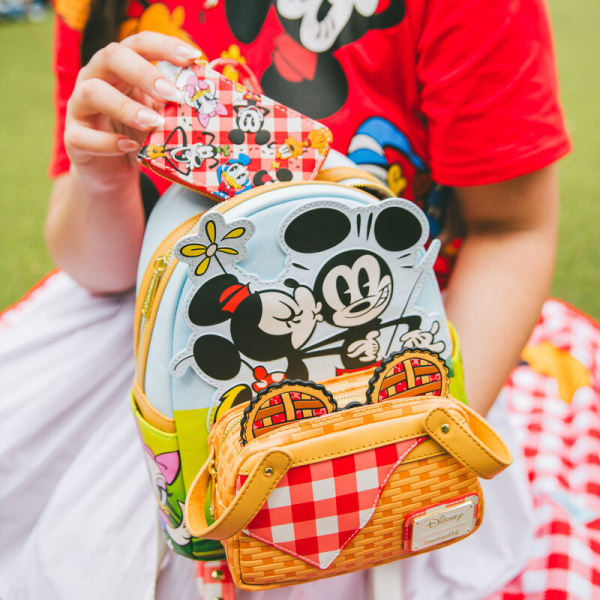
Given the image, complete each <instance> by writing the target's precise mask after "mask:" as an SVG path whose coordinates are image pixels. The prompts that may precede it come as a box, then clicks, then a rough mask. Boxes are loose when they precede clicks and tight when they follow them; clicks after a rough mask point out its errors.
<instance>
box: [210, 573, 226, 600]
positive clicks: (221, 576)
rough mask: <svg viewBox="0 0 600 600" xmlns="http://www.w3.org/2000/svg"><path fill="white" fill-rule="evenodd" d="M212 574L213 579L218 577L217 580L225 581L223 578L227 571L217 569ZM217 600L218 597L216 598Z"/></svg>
mask: <svg viewBox="0 0 600 600" xmlns="http://www.w3.org/2000/svg"><path fill="white" fill-rule="evenodd" d="M210 576H211V577H212V578H213V579H216V580H217V581H223V579H225V573H223V571H221V569H215V570H214V571H213V572H212V573H211V574H210ZM215 600H216V598H215Z"/></svg>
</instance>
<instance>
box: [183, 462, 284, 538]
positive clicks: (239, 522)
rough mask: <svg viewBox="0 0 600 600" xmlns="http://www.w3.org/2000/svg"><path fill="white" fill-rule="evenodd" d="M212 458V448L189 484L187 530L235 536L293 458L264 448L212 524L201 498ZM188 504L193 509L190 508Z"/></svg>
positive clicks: (207, 535) (202, 535)
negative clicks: (261, 454)
mask: <svg viewBox="0 0 600 600" xmlns="http://www.w3.org/2000/svg"><path fill="white" fill-rule="evenodd" d="M213 459H214V450H213V451H212V452H211V454H210V455H209V459H208V461H207V462H206V463H205V465H204V466H203V467H202V469H201V470H200V472H199V473H198V476H197V477H196V479H195V481H194V483H193V484H192V487H191V489H190V493H189V494H188V497H187V500H186V503H185V511H184V514H185V518H186V523H187V528H188V531H189V532H190V533H191V534H192V535H193V536H195V537H198V538H206V539H210V540H225V539H227V538H230V537H232V536H234V535H235V534H236V533H238V532H239V531H241V530H242V529H243V528H244V527H245V526H246V525H248V523H250V521H252V519H253V518H254V517H255V516H256V513H257V512H258V511H259V510H260V509H261V508H262V505H263V504H264V503H265V502H266V500H267V498H268V497H269V495H270V494H271V492H272V491H273V490H274V489H275V488H276V487H277V484H278V483H279V481H280V480H281V478H282V477H283V476H284V475H285V474H286V472H287V470H288V469H289V468H290V466H291V464H292V462H293V461H292V457H291V456H290V455H289V453H288V452H285V451H284V450H272V451H270V452H266V453H265V454H264V455H263V456H262V457H261V460H260V461H259V462H258V464H257V465H256V466H255V468H254V470H253V471H252V473H250V476H249V477H248V479H247V480H246V483H245V484H244V485H243V487H242V489H241V490H240V491H239V493H238V494H237V495H236V496H235V498H234V500H233V502H232V503H231V504H230V505H229V507H228V508H227V510H226V511H225V512H224V513H223V514H222V515H221V516H220V517H219V518H218V519H217V520H216V521H215V522H214V523H213V524H212V525H209V524H208V522H207V520H206V516H205V511H204V502H205V499H206V494H207V493H208V488H209V483H210V468H211V463H212V461H213ZM199 503H201V504H199ZM190 507H193V508H195V509H196V510H190ZM198 509H199V510H198Z"/></svg>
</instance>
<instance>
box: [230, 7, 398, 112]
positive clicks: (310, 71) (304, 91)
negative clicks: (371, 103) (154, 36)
mask: <svg viewBox="0 0 600 600" xmlns="http://www.w3.org/2000/svg"><path fill="white" fill-rule="evenodd" d="M378 4H379V0H302V1H300V0H253V1H252V2H250V1H249V0H226V3H225V11H226V15H227V21H228V23H229V26H230V27H231V31H232V32H233V34H234V35H235V37H236V38H237V39H238V40H239V41H240V42H242V43H243V44H250V43H252V42H253V41H254V40H255V39H256V38H257V36H258V34H259V32H260V31H261V29H262V27H263V25H264V23H265V20H266V18H267V14H268V12H269V8H270V7H271V5H273V6H274V8H275V11H276V13H277V16H278V18H279V21H280V22H281V25H282V26H283V28H284V30H285V33H283V34H281V35H279V36H277V37H276V38H275V39H274V50H273V63H272V65H271V66H270V67H269V68H268V69H267V70H266V71H265V73H264V75H263V76H262V78H261V85H262V87H263V90H264V92H265V94H266V95H267V96H270V97H272V98H277V99H278V100H279V101H280V102H281V103H283V104H285V105H286V106H289V107H291V108H294V109H296V110H298V111H300V112H301V113H303V114H306V115H309V116H311V117H313V118H314V119H323V118H326V117H328V116H330V115H332V114H334V113H335V112H337V111H338V110H339V109H340V108H341V107H342V106H343V105H344V103H345V102H346V98H347V96H348V79H347V78H346V74H345V73H344V70H343V68H342V66H341V65H340V63H339V62H338V60H337V58H336V57H335V56H334V52H335V51H336V50H337V49H338V48H340V47H341V46H346V45H348V44H351V43H353V42H355V41H357V40H358V39H360V38H361V37H363V36H364V35H365V34H366V33H367V32H368V31H369V30H372V29H388V28H391V27H394V26H395V25H398V24H399V23H400V22H402V20H403V19H404V16H405V0H390V2H389V5H388V6H387V8H385V9H384V10H382V11H381V12H377V6H378ZM250 7H251V10H249V8H250ZM324 86H326V87H327V90H328V94H326V95H323V93H322V91H323V87H324Z"/></svg>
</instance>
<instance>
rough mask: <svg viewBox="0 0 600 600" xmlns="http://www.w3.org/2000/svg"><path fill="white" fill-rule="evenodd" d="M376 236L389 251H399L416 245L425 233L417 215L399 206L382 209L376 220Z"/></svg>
mask: <svg viewBox="0 0 600 600" xmlns="http://www.w3.org/2000/svg"><path fill="white" fill-rule="evenodd" d="M374 231H375V238H376V239H377V242H378V243H379V245H380V246H381V247H382V248H383V249H384V250H388V251H389V252H399V251H401V250H407V249H408V248H411V247H412V246H414V245H415V244H416V243H417V242H418V241H419V240H420V239H421V235H422V233H423V228H422V227H421V223H420V221H419V219H417V217H416V216H415V215H414V214H413V213H411V212H409V211H408V210H405V209H404V208H400V207H399V206H390V207H389V208H386V209H384V210H382V211H381V212H380V213H379V215H378V216H377V220H376V221H375V228H374Z"/></svg>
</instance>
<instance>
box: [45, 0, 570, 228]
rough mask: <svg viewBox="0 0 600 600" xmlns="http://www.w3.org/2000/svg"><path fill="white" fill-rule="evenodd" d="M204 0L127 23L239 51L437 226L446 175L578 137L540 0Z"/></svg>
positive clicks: (67, 89)
mask: <svg viewBox="0 0 600 600" xmlns="http://www.w3.org/2000/svg"><path fill="white" fill-rule="evenodd" d="M74 3H76V4H77V5H78V6H79V7H81V5H82V3H81V0H57V12H58V14H59V20H58V22H57V35H56V47H55V50H56V61H55V65H56V73H57V77H58V84H57V89H56V105H57V111H58V118H57V128H56V138H55V150H54V154H53V161H52V165H51V168H50V172H51V174H52V175H57V174H58V173H61V172H63V171H66V170H67V169H68V164H69V163H68V158H67V156H66V153H65V149H64V144H63V142H62V131H63V128H64V113H65V106H66V102H67V100H68V98H69V97H70V95H71V92H72V89H73V85H74V83H75V78H76V76H77V71H78V69H79V66H80V62H79V42H80V38H81V34H80V32H79V31H77V29H78V25H79V26H80V25H81V23H82V22H83V19H81V18H79V19H75V18H74V17H73V14H72V13H73V4H74ZM203 4H208V3H204V2H199V1H198V0H194V1H193V2H191V1H187V0H183V2H178V1H176V0H167V1H166V2H164V3H162V2H161V3H159V2H149V1H148V0H131V3H130V6H129V16H130V19H129V20H128V21H127V22H126V23H125V24H124V25H123V29H122V32H123V34H130V33H133V32H135V31H139V30H143V29H152V30H156V31H161V32H165V33H169V34H171V35H173V34H175V35H179V36H180V37H182V38H184V39H186V38H187V39H190V38H191V39H193V40H195V41H196V43H197V44H198V46H199V47H201V48H202V50H203V51H204V52H205V53H206V54H207V56H208V58H209V59H211V60H212V59H214V58H217V57H219V56H222V55H224V56H232V57H236V58H237V57H241V58H242V60H245V62H246V63H247V64H248V65H249V66H250V68H251V69H252V70H253V71H254V72H255V74H256V75H257V76H258V78H259V80H260V81H261V85H262V87H263V90H264V93H265V94H266V95H267V96H270V97H272V98H274V99H276V100H278V101H280V102H282V103H284V104H287V105H288V106H291V107H292V108H295V109H296V110H298V111H300V112H302V113H304V114H307V115H308V116H311V117H313V118H316V119H317V120H319V121H321V122H322V123H324V124H325V125H327V126H328V127H330V128H331V130H332V131H333V135H334V138H333V147H334V148H335V149H337V150H339V151H341V152H343V153H346V154H348V155H349V156H350V157H351V158H352V159H353V160H354V161H355V162H357V163H359V164H361V165H365V166H366V168H367V169H369V170H371V171H372V172H374V173H378V174H380V175H382V176H383V177H385V178H387V180H388V184H389V185H390V187H391V188H392V189H393V190H394V191H395V192H397V193H398V194H399V195H401V196H403V197H405V198H408V199H410V200H414V201H415V202H417V204H419V205H420V206H421V208H423V209H424V210H425V211H426V213H427V214H428V216H429V218H430V222H431V225H432V231H433V233H434V234H436V235H437V233H439V229H440V226H441V217H440V215H441V214H442V213H443V210H444V201H445V194H444V189H443V187H442V186H466V185H484V184H490V183H494V182H498V181H503V180H507V179H511V178H514V177H518V176H520V175H524V174H526V173H530V172H532V171H535V170H537V169H540V168H542V167H544V166H547V165H548V164H550V163H552V162H554V161H556V160H557V159H559V158H561V157H562V156H564V155H565V154H566V153H567V152H568V151H569V149H570V142H569V138H568V135H567V133H566V131H565V126H564V120H563V115H562V111H561V108H560V104H559V100H558V90H557V78H556V69H555V63H554V53H553V44H552V38H551V33H550V29H549V24H548V17H547V13H546V9H545V5H544V3H543V0H498V1H496V2H487V1H486V0H462V1H461V2H456V1H451V0H353V1H352V0H347V1H346V2H336V3H329V2H327V0H323V1H322V2H319V1H318V0H315V1H314V2H298V1H297V0H256V1H254V2H252V3H249V2H248V0H220V2H218V3H217V5H216V6H215V7H213V8H203V7H202V6H203ZM250 4H251V5H252V10H249V9H248V6H249V5H250ZM79 10H80V12H81V8H80V9H79ZM60 16H62V19H61V18H60ZM76 21H77V22H76ZM67 23H70V24H71V26H69V25H68V24H67ZM156 183H157V187H159V188H160V189H161V191H162V190H163V189H164V185H165V184H164V181H163V180H161V181H160V182H156Z"/></svg>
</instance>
